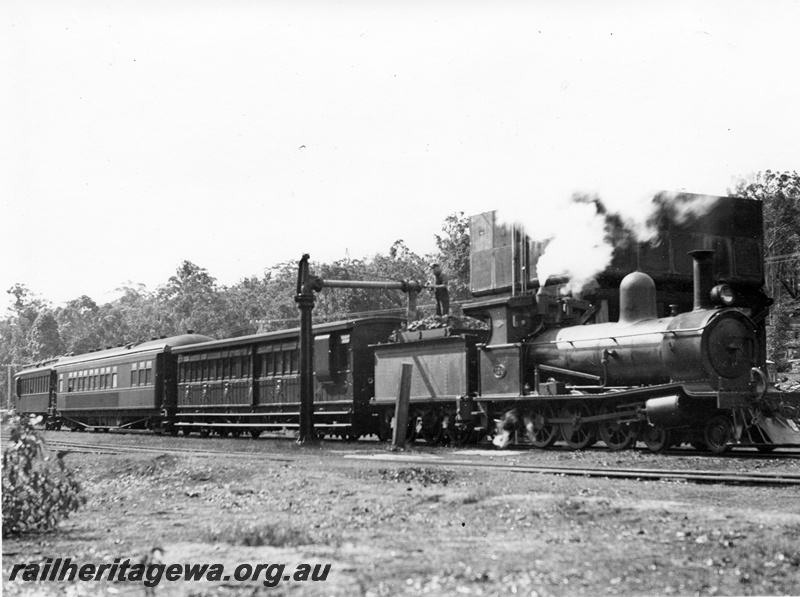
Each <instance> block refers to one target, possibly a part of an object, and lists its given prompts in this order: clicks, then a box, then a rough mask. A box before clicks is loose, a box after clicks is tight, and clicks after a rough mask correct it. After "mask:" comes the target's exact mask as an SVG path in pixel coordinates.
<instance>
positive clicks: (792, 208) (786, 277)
mask: <svg viewBox="0 0 800 597" xmlns="http://www.w3.org/2000/svg"><path fill="white" fill-rule="evenodd" d="M732 194H734V195H737V196H740V197H746V198H749V199H756V200H758V201H762V202H763V203H764V206H763V209H764V262H765V280H764V283H765V290H766V292H767V295H769V296H771V297H772V299H773V300H774V301H775V302H774V304H773V306H772V308H771V309H770V315H769V322H768V323H769V329H768V333H767V358H769V359H771V360H773V361H774V362H775V364H776V367H777V369H778V371H785V370H786V369H787V368H788V367H789V362H788V360H789V358H791V357H792V356H793V351H800V338H798V331H797V329H796V328H793V327H792V325H791V322H792V321H793V320H795V318H798V317H800V294H799V293H798V287H800V176H798V174H797V172H772V171H771V170H766V171H765V172H759V173H757V174H754V175H752V176H750V177H747V178H743V179H741V180H740V181H739V182H738V183H737V185H736V186H735V187H734V189H733V190H732Z"/></svg>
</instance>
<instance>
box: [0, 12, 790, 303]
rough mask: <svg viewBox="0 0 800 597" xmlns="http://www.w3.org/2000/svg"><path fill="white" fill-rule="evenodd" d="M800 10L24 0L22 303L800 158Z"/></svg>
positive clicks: (621, 201)
mask: <svg viewBox="0 0 800 597" xmlns="http://www.w3.org/2000/svg"><path fill="white" fill-rule="evenodd" d="M798 23H800V2H798V1H788V0H786V1H778V0H776V1H770V2H755V1H747V2H741V1H740V2H736V1H718V2H710V1H707V2H702V1H699V2H698V1H686V2H679V1H678V2H676V1H671V2H658V3H656V2H641V1H633V0H632V1H627V2H624V1H613V0H612V1H604V2H591V1H589V0H585V1H577V0H573V1H568V0H567V1H555V0H553V1H535V0H534V1H521V0H514V1H503V0H499V1H498V0H491V1H489V0H487V1H482V2H476V1H472V2H470V1H468V0H458V1H456V0H451V1H437V0H409V1H403V2H397V1H388V0H360V1H359V0H340V1H338V2H335V1H330V0H318V1H303V0H287V1H280V0H274V1H268V0H225V1H224V2H222V1H201V0H158V1H153V0H150V1H148V0H97V1H80V0H76V1H70V2H63V1H61V0H52V1H47V0H44V1H31V0H8V1H6V2H4V3H2V6H0V81H2V84H1V85H0V221H2V223H3V231H2V234H0V256H1V257H0V258H1V259H2V261H1V262H0V264H1V266H0V290H2V291H3V292H2V296H0V300H1V301H2V304H0V307H4V306H5V305H6V303H7V301H6V300H5V299H6V296H5V290H6V289H8V288H10V287H11V286H12V285H13V284H14V283H16V282H20V283H24V284H26V285H27V286H28V287H29V288H30V289H31V290H32V291H34V292H35V293H37V294H39V295H42V296H43V297H44V298H47V299H49V300H51V301H53V302H55V303H57V304H58V303H60V302H63V301H66V300H69V299H72V298H76V297H78V296H80V295H82V294H87V295H89V296H91V297H92V298H94V299H95V300H96V301H97V302H106V301H108V300H111V299H113V298H114V294H113V291H114V289H115V288H117V287H119V286H120V285H122V284H124V283H125V282H127V281H131V282H134V283H136V282H141V283H144V284H145V285H146V286H147V287H148V288H149V289H151V290H153V289H155V287H156V286H157V285H159V284H162V283H164V282H166V280H167V279H168V278H169V276H170V275H172V274H173V273H174V272H175V269H176V268H177V266H178V265H179V264H180V262H181V261H183V260H185V259H188V260H190V261H192V262H194V263H196V264H197V265H199V266H201V267H205V268H206V269H208V270H209V272H210V273H211V274H212V275H213V276H215V277H216V278H217V279H218V280H219V282H220V283H222V284H234V283H236V282H237V281H238V280H240V279H241V278H243V277H247V276H250V275H260V274H261V273H262V272H263V270H264V269H265V268H266V267H268V266H270V265H273V264H275V263H278V262H282V261H286V260H297V259H299V258H300V257H301V255H302V254H303V253H304V252H307V253H310V254H311V258H312V259H313V260H317V261H330V260H335V259H339V258H342V257H345V256H346V255H347V254H349V255H350V256H351V257H365V256H369V255H372V254H374V253H377V252H384V253H385V252H387V251H388V249H389V247H390V246H391V244H392V242H393V241H395V240H397V239H404V240H405V241H406V242H407V244H408V245H409V246H410V247H411V249H412V250H414V251H416V252H418V253H421V254H424V253H427V252H431V251H433V249H434V242H433V235H434V234H435V233H437V232H439V231H440V228H441V224H442V222H443V220H444V218H445V217H446V216H447V215H448V214H450V213H453V212H455V211H464V212H465V213H467V214H473V213H479V212H482V211H488V210H490V209H495V208H504V207H511V206H515V207H516V210H517V211H520V209H523V210H529V211H530V213H531V214H534V215H535V214H536V213H537V210H539V211H541V210H554V209H558V207H557V206H558V204H559V202H560V201H562V200H563V199H564V198H566V197H568V196H569V195H570V194H571V193H572V192H573V191H576V190H583V191H598V192H600V193H601V196H602V197H604V198H605V199H606V200H607V201H608V202H609V203H611V204H616V205H617V206H622V205H632V204H634V203H635V202H636V201H637V200H639V199H641V198H642V197H644V196H645V195H647V194H648V193H649V192H650V191H653V190H658V189H665V190H677V189H684V190H686V191H691V192H698V193H709V194H725V193H726V191H727V189H728V188H730V187H731V186H733V184H734V181H735V179H736V178H737V177H739V176H742V175H747V174H749V173H752V172H755V171H759V170H765V169H772V170H796V169H797V168H798V163H799V162H800V160H799V158H800V155H799V154H800V142H798V139H800V108H798V106H800V77H798V72H800V69H799V68H798V58H800V36H798V35H797V25H798ZM568 225H569V222H565V226H568ZM0 310H1V309H0Z"/></svg>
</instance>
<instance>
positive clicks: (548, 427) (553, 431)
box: [523, 403, 558, 448]
mask: <svg viewBox="0 0 800 597" xmlns="http://www.w3.org/2000/svg"><path fill="white" fill-rule="evenodd" d="M553 418H554V416H553V409H552V408H551V407H550V405H549V404H546V403H542V404H534V405H533V406H532V407H531V408H530V410H529V411H528V413H527V415H526V416H525V417H524V419H523V420H524V423H525V433H526V435H527V436H528V439H529V440H530V442H531V443H532V444H533V445H534V446H536V447H537V448H549V447H550V446H552V445H553V444H554V443H556V440H557V439H558V425H556V424H554V423H550V422H549V421H550V420H552V419H553Z"/></svg>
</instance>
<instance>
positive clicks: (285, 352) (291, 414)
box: [166, 317, 404, 439]
mask: <svg viewBox="0 0 800 597" xmlns="http://www.w3.org/2000/svg"><path fill="white" fill-rule="evenodd" d="M403 321H404V320H403V319H400V318H395V317H380V318H370V319H357V320H350V321H342V322H335V323H326V324H320V325H316V326H314V328H313V336H314V423H315V428H316V430H317V432H318V433H320V434H322V435H325V434H328V435H338V436H341V437H346V438H351V439H355V438H358V437H359V436H362V435H367V434H371V433H377V432H378V419H377V416H376V415H375V414H374V413H372V412H371V411H370V401H371V399H372V398H373V396H374V354H373V349H372V345H374V344H377V343H381V342H386V341H387V340H388V338H389V337H390V335H391V334H392V333H393V332H394V331H395V330H396V329H397V328H398V327H399V326H400V325H401V324H402V323H403ZM174 354H175V355H176V357H177V368H178V383H177V394H176V396H175V400H174V401H173V402H171V403H169V404H168V405H167V409H166V410H167V418H168V420H169V421H170V423H169V430H170V431H171V432H173V433H177V432H179V431H180V432H182V433H184V434H189V433H192V432H198V433H200V434H203V435H208V434H211V433H216V434H218V435H228V434H234V435H239V434H241V433H249V434H251V435H252V436H254V437H258V436H259V435H260V434H261V433H262V432H264V431H281V430H288V431H293V430H296V429H298V427H299V422H298V421H299V416H300V330H299V329H291V330H282V331H278V332H269V333H265V334H255V335H250V336H244V337H240V338H230V339H225V340H216V341H213V342H206V343H203V344H197V345H193V346H187V347H182V348H178V349H176V350H175V351H174Z"/></svg>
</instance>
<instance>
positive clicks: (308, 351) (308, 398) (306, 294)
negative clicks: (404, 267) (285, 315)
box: [294, 253, 422, 444]
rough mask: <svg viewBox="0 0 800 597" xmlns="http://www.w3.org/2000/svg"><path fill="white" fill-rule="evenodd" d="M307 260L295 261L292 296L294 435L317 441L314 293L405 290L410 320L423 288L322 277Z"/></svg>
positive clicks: (407, 283) (406, 283)
mask: <svg viewBox="0 0 800 597" xmlns="http://www.w3.org/2000/svg"><path fill="white" fill-rule="evenodd" d="M308 260H309V255H308V253H306V254H304V255H303V257H302V259H300V261H299V263H298V268H297V294H296V295H295V298H294V300H295V302H296V303H297V308H298V309H299V310H300V435H299V437H298V438H297V443H300V444H305V443H312V442H316V441H317V436H316V433H315V431H314V333H313V323H312V311H313V310H314V302H315V301H316V299H315V296H314V293H315V292H320V291H322V289H323V288H363V289H374V290H400V291H402V292H405V293H406V294H408V318H409V320H411V319H412V318H413V316H414V313H415V312H416V308H417V307H416V305H417V294H418V293H419V292H420V291H421V290H422V284H420V283H419V282H418V281H417V280H383V281H375V280H323V279H322V278H319V277H317V276H315V275H313V274H311V272H310V271H309V269H308Z"/></svg>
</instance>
